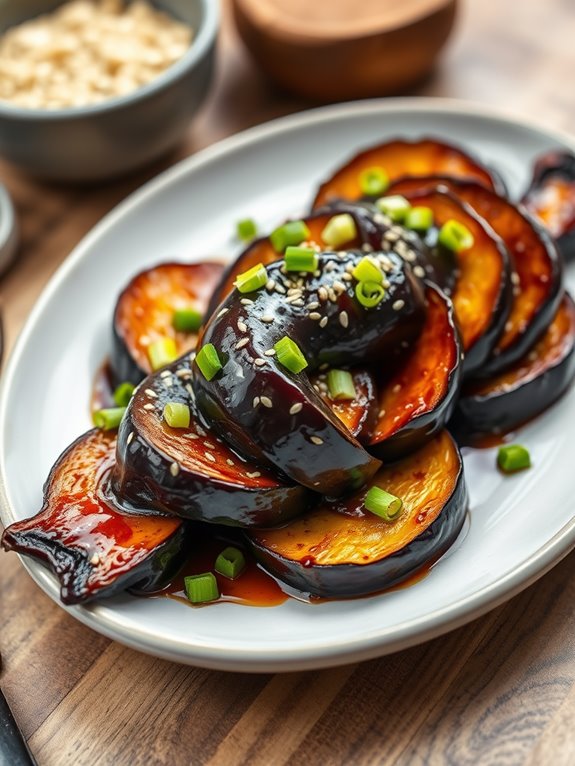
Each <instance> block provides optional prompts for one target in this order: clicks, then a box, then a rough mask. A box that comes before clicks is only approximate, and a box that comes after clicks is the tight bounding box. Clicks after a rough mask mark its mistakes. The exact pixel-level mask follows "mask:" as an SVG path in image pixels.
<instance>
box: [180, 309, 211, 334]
mask: <svg viewBox="0 0 575 766" xmlns="http://www.w3.org/2000/svg"><path fill="white" fill-rule="evenodd" d="M203 318H204V317H203V315H202V314H201V312H199V311H196V309H176V310H175V311H174V314H173V316H172V327H173V328H174V330H177V331H178V332H197V331H198V330H199V329H200V327H201V324H202V320H203Z"/></svg>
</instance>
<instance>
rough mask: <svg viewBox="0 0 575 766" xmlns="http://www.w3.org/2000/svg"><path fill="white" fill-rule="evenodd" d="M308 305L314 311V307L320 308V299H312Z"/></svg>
mask: <svg viewBox="0 0 575 766" xmlns="http://www.w3.org/2000/svg"><path fill="white" fill-rule="evenodd" d="M307 307H308V309H309V310H310V311H313V310H314V309H318V308H319V303H318V301H312V302H311V303H308V304H307Z"/></svg>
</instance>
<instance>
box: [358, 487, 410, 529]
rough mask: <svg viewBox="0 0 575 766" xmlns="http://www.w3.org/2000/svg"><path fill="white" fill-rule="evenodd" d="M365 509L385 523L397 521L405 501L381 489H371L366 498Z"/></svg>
mask: <svg viewBox="0 0 575 766" xmlns="http://www.w3.org/2000/svg"><path fill="white" fill-rule="evenodd" d="M364 507H365V509H366V511H370V512H371V513H375V515H376V516H379V517H380V518H382V519H383V520H384V521H395V519H396V518H397V517H398V516H399V514H400V513H401V509H402V508H403V500H402V499H401V498H400V497H396V496H395V495H392V494H390V493H389V492H386V491H385V490H384V489H381V488H380V487H371V488H370V489H369V490H368V493H367V495H366V496H365V501H364Z"/></svg>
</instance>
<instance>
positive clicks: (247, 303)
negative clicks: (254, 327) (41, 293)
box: [218, 298, 253, 316]
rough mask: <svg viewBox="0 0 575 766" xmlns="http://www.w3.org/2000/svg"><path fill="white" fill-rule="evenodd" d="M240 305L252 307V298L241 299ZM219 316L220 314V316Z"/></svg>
mask: <svg viewBox="0 0 575 766" xmlns="http://www.w3.org/2000/svg"><path fill="white" fill-rule="evenodd" d="M240 303H241V304H242V306H251V305H252V303H253V301H252V299H251V298H240ZM227 310H228V309H225V311H227ZM220 313H221V312H220ZM218 316H219V314H218Z"/></svg>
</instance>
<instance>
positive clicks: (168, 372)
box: [160, 370, 172, 378]
mask: <svg viewBox="0 0 575 766" xmlns="http://www.w3.org/2000/svg"><path fill="white" fill-rule="evenodd" d="M171 375H172V371H171V370H162V372H161V373H160V378H169V377H171Z"/></svg>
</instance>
